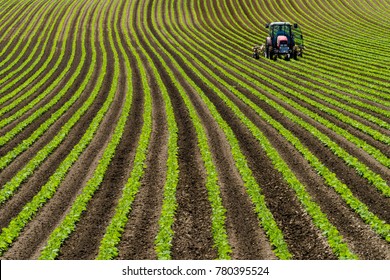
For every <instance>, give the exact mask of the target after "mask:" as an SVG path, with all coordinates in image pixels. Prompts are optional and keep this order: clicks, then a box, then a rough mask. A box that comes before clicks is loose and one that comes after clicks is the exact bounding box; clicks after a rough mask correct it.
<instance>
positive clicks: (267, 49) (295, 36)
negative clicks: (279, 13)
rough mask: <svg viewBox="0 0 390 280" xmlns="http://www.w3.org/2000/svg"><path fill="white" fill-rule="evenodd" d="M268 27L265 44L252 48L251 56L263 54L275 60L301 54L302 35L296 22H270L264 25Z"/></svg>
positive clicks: (258, 56) (256, 56)
mask: <svg viewBox="0 0 390 280" xmlns="http://www.w3.org/2000/svg"><path fill="white" fill-rule="evenodd" d="M265 27H266V28H268V29H269V36H268V37H267V39H266V41H265V44H263V45H260V46H255V47H254V48H253V55H252V56H253V58H256V59H259V58H260V56H264V57H266V58H269V59H273V60H276V59H277V58H278V57H279V58H284V59H286V60H289V59H290V58H291V57H293V58H294V59H297V58H298V56H300V57H302V55H303V49H304V46H303V36H302V32H301V29H300V28H299V27H298V24H296V23H295V24H294V25H292V24H291V23H289V22H272V23H267V24H266V25H265Z"/></svg>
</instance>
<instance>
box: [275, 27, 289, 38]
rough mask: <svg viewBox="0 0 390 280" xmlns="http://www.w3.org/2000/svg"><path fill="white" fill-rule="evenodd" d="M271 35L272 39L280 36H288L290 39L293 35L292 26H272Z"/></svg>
mask: <svg viewBox="0 0 390 280" xmlns="http://www.w3.org/2000/svg"><path fill="white" fill-rule="evenodd" d="M271 33H272V34H271V35H272V37H274V36H275V37H278V36H280V35H285V36H288V37H290V34H291V26H290V25H287V24H283V25H274V26H272V30H271Z"/></svg>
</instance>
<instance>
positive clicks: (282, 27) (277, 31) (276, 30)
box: [266, 22, 294, 46]
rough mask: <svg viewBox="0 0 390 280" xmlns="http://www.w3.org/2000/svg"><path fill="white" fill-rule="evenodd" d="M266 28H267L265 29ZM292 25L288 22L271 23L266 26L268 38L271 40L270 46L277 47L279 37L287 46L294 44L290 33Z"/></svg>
mask: <svg viewBox="0 0 390 280" xmlns="http://www.w3.org/2000/svg"><path fill="white" fill-rule="evenodd" d="M267 26H268V27H267ZM291 27H292V25H291V24H290V23H288V22H273V23H271V24H269V25H268V24H267V25H266V28H269V36H270V37H271V40H272V45H273V46H277V45H278V44H279V41H280V40H281V39H279V37H283V39H286V40H287V44H288V45H291V44H293V43H294V38H293V35H292V32H291Z"/></svg>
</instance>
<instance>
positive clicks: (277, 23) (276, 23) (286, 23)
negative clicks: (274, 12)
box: [269, 21, 292, 26]
mask: <svg viewBox="0 0 390 280" xmlns="http://www.w3.org/2000/svg"><path fill="white" fill-rule="evenodd" d="M273 25H292V24H291V23H289V22H283V21H277V22H271V23H270V24H269V26H273Z"/></svg>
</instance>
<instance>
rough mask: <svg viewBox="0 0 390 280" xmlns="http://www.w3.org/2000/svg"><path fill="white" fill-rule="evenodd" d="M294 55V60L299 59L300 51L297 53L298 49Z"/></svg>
mask: <svg viewBox="0 0 390 280" xmlns="http://www.w3.org/2000/svg"><path fill="white" fill-rule="evenodd" d="M293 57H294V60H297V59H298V53H297V51H294V53H293Z"/></svg>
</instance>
